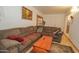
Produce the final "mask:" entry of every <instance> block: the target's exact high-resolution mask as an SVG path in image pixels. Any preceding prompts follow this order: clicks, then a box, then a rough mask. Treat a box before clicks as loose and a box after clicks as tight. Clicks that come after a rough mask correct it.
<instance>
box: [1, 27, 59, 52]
mask: <svg viewBox="0 0 79 59" xmlns="http://www.w3.org/2000/svg"><path fill="white" fill-rule="evenodd" d="M40 28H41V29H40ZM57 29H58V28H57V27H47V26H44V27H42V26H29V27H20V28H12V29H6V30H0V52H10V53H13V52H14V53H17V52H18V53H22V52H26V51H27V50H28V49H29V48H31V47H32V45H33V44H34V42H36V41H37V40H38V39H39V38H40V37H41V36H42V35H50V36H52V33H53V32H54V31H56V30H57Z"/></svg>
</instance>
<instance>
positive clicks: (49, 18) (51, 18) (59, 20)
mask: <svg viewBox="0 0 79 59" xmlns="http://www.w3.org/2000/svg"><path fill="white" fill-rule="evenodd" d="M64 16H65V14H51V15H45V16H44V20H45V22H46V23H45V26H52V27H61V28H62V30H63V29H64V23H65V21H64V19H65V18H64Z"/></svg>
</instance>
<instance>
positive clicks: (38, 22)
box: [37, 15, 43, 26]
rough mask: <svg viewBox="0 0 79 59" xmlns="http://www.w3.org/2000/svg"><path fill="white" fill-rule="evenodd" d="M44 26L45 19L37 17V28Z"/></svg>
mask: <svg viewBox="0 0 79 59" xmlns="http://www.w3.org/2000/svg"><path fill="white" fill-rule="evenodd" d="M42 25H43V17H42V16H39V15H37V26H42Z"/></svg>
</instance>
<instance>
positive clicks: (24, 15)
mask: <svg viewBox="0 0 79 59" xmlns="http://www.w3.org/2000/svg"><path fill="white" fill-rule="evenodd" d="M22 19H25V20H26V19H27V20H32V11H31V10H29V9H27V8H26V7H24V6H23V7H22Z"/></svg>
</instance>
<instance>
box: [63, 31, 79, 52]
mask: <svg viewBox="0 0 79 59" xmlns="http://www.w3.org/2000/svg"><path fill="white" fill-rule="evenodd" d="M64 35H65V36H66V37H67V38H68V39H69V41H70V43H71V44H72V45H73V47H74V48H75V49H76V50H77V51H78V52H79V49H78V48H77V47H76V46H75V44H73V42H72V41H71V38H70V37H69V36H68V34H66V33H64Z"/></svg>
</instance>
